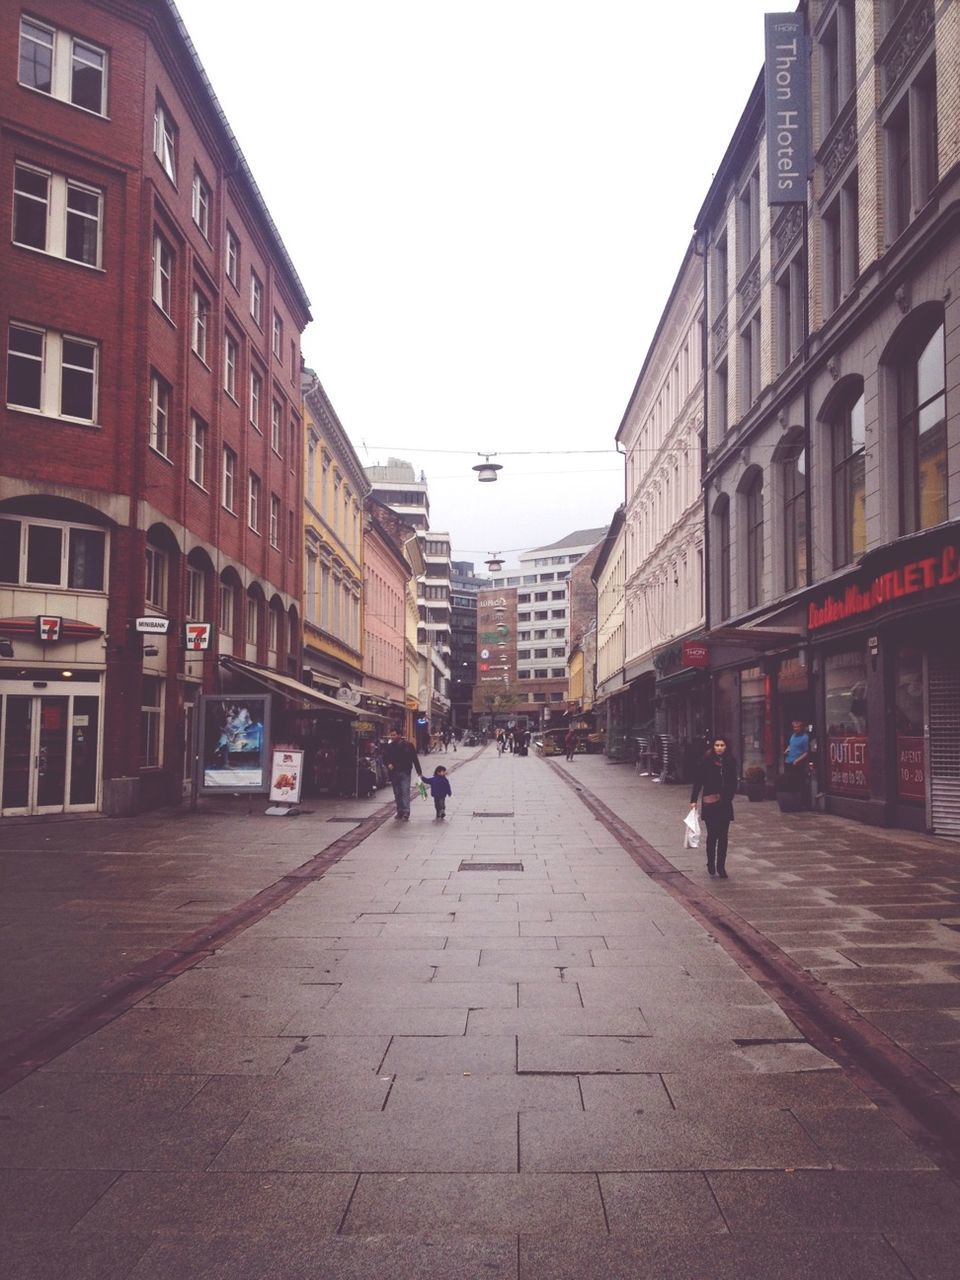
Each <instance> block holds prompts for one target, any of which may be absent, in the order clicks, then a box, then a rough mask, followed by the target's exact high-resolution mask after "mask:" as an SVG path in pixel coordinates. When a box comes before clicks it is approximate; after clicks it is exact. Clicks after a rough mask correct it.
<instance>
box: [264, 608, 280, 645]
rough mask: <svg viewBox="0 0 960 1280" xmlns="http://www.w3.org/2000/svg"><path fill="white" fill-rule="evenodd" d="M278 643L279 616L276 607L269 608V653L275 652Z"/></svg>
mask: <svg viewBox="0 0 960 1280" xmlns="http://www.w3.org/2000/svg"><path fill="white" fill-rule="evenodd" d="M279 643H280V618H279V616H278V614H277V611H276V609H271V610H270V612H269V613H268V614H267V648H268V649H269V650H270V652H271V653H276V651H277V647H278V645H279Z"/></svg>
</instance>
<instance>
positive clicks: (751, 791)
mask: <svg viewBox="0 0 960 1280" xmlns="http://www.w3.org/2000/svg"><path fill="white" fill-rule="evenodd" d="M743 786H744V790H745V791H746V793H747V799H748V800H749V801H751V803H754V802H756V801H757V800H766V798H767V784H766V783H765V782H745V783H744V784H743Z"/></svg>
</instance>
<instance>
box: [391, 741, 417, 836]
mask: <svg viewBox="0 0 960 1280" xmlns="http://www.w3.org/2000/svg"><path fill="white" fill-rule="evenodd" d="M383 762H384V764H385V765H386V766H387V773H388V774H389V776H390V784H391V786H392V787H393V798H394V800H395V801H396V803H397V817H398V818H400V819H401V820H402V821H404V822H409V821H410V778H411V775H412V773H413V771H414V769H416V771H417V774H418V775H419V777H421V778H422V777H423V770H422V769H421V767H420V759H419V757H418V756H417V753H416V750H415V749H414V745H413V743H412V742H408V741H407V739H406V738H405V737H404V736H403V735H402V734H401V732H400V730H399V729H391V730H390V741H389V742H388V743H387V745H386V746H385V747H384V749H383Z"/></svg>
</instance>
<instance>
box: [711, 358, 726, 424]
mask: <svg viewBox="0 0 960 1280" xmlns="http://www.w3.org/2000/svg"><path fill="white" fill-rule="evenodd" d="M728 395H729V380H728V377H727V362H726V360H722V361H721V362H720V364H718V365H717V370H716V374H715V381H714V397H713V405H714V408H713V417H714V421H715V422H716V424H717V439H718V440H720V439H722V438H723V436H725V435H726V434H727V431H728V430H729V427H730V410H729V407H728V404H727V397H728Z"/></svg>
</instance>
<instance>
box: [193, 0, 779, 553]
mask: <svg viewBox="0 0 960 1280" xmlns="http://www.w3.org/2000/svg"><path fill="white" fill-rule="evenodd" d="M177 5H178V8H179V10H180V13H181V16H182V17H183V20H184V22H185V24H186V27H187V30H188V31H189V32H190V35H191V37H192V39H193V42H194V44H195V46H196V48H197V51H198V53H199V55H200V59H201V61H202V62H203V64H204V66H205V68H206V70H207V73H208V75H209V77H210V80H211V82H212V84H213V87H214V90H215V92H216V94H217V96H218V98H219V99H220V102H221V105H222V106H223V108H224V111H225V112H226V115H227V118H228V120H229V121H230V123H231V126H232V128H233V130H234V133H235V134H236V136H237V139H238V141H239V143H240V146H241V148H242V150H243V152H244V154H245V156H246V158H247V161H248V163H249V164H250V167H251V169H252V170H253V173H254V176H255V178H256V180H257V183H258V185H259V187H260V189H261V191H262V192H263V195H264V198H265V200H266V202H267V205H268V207H269V209H270V211H271V214H272V216H273V219H274V222H275V223H276V225H277V227H278V229H279V231H280V234H281V236H282V237H283V240H284V243H285V244H286V247H287V250H288V251H289V253H290V256H291V258H292V259H293V262H294V264H295V266H296V268H297V271H298V273H299V275H300V278H301V280H302V281H303V284H304V287H305V289H306V291H307V294H308V296H309V297H310V299H311V304H312V314H313V321H312V323H311V324H310V325H309V326H308V328H307V330H306V332H305V333H304V336H303V352H304V357H305V359H306V362H307V364H308V365H309V366H310V367H311V368H313V369H314V370H315V371H316V373H317V374H318V376H319V378H320V380H321V382H322V383H323V385H324V388H325V389H326V391H327V394H328V395H329V397H330V399H331V401H332V403H333V405H334V408H335V409H336V411H337V415H338V416H339V418H340V421H341V422H342V424H343V427H344V429H345V431H346V433H347V435H348V436H349V437H350V440H351V441H352V443H353V445H354V448H355V449H356V451H357V454H358V455H359V457H360V460H361V462H362V463H363V464H364V465H366V466H369V465H372V464H374V463H380V462H386V460H387V458H388V457H391V456H393V457H400V458H406V459H408V460H409V461H411V462H412V463H413V464H414V466H415V467H416V468H417V471H418V472H419V471H421V470H422V471H423V472H424V473H425V475H426V479H427V481H428V484H429V495H430V507H431V510H430V523H431V527H433V528H434V529H437V530H444V531H449V533H450V535H451V538H452V542H453V547H454V558H456V559H465V560H473V561H474V562H475V563H476V564H477V566H478V569H479V571H481V572H485V570H484V569H483V564H482V562H483V561H484V560H485V559H486V558H487V554H488V553H491V552H501V553H503V555H504V558H505V559H506V560H507V562H508V565H509V564H510V563H511V562H512V561H513V560H514V559H515V557H514V555H513V554H511V553H515V552H517V551H520V550H525V549H528V548H532V547H536V546H539V545H544V544H547V543H550V542H554V541H557V540H558V539H560V538H562V537H563V536H565V535H566V534H567V533H570V532H572V531H574V530H578V529H587V528H595V527H597V528H599V527H602V526H605V525H607V524H608V523H609V521H610V518H611V516H612V515H613V512H614V510H615V509H616V507H617V506H618V505H619V503H620V502H622V500H623V496H624V473H623V463H622V460H621V458H620V457H619V455H618V454H617V452H616V446H615V436H616V432H617V428H618V427H619V425H620V422H621V419H622V417H623V413H624V410H625V409H626V406H627V402H628V400H629V397H630V394H631V392H632V390H633V387H634V383H635V382H636V379H637V375H638V374H639V372H640V368H641V366H642V364H643V360H644V357H645V355H646V353H647V349H648V347H649V344H650V342H651V340H652V338H653V335H654V331H655V329H656V326H657V323H658V321H659V319H660V315H661V312H662V310H663V307H664V305H665V303H666V300H667V297H668V295H669V292H670V289H671V287H672V285H673V282H674V279H675V277H676V274H677V271H678V270H679V267H680V263H681V261H682V258H683V255H684V252H685V250H686V248H687V245H688V243H689V241H690V237H691V235H692V231H693V222H694V218H695V217H696V214H697V211H698V210H699V208H700V205H701V203H702V202H703V199H704V197H705V195H706V193H707V190H708V188H709V184H710V181H711V178H712V175H713V173H714V171H715V170H716V168H717V167H718V165H719V163H720V160H721V158H722V156H723V153H724V151H725V149H726V146H727V144H728V142H729V140H730V137H731V135H732V133H733V130H734V128H735V126H736V124H737V121H738V120H739V118H740V115H741V113H742V111H743V108H744V106H745V105H746V102H747V98H748V96H749V94H750V90H751V89H752V87H753V84H754V81H755V80H756V77H757V74H758V73H759V71H760V67H761V64H762V60H763V17H762V15H763V13H764V11H765V10H766V9H771V10H774V9H776V8H778V6H777V5H776V4H775V0H766V3H763V2H762V0H683V2H682V3H675V2H666V3H664V2H663V0H591V3H590V4H587V3H584V2H583V0H581V3H578V4H574V3H570V2H569V0H487V2H486V3H483V4H480V3H477V2H476V0H474V2H473V3H469V4H468V3H465V2H464V0H271V3H270V4H269V5H266V6H265V5H264V4H263V3H262V0H233V3H232V4H231V5H230V9H229V20H226V15H225V9H224V6H223V5H222V4H220V3H211V2H210V0H177ZM792 7H795V6H792ZM779 8H780V9H781V10H783V11H786V10H787V9H788V8H791V6H789V5H781V6H779ZM265 14H266V15H268V20H267V21H265V19H264V15H265ZM254 90H255V91H254ZM581 451H589V452H581ZM482 454H495V455H496V457H495V458H494V459H493V460H494V461H496V462H498V463H500V464H501V466H502V468H503V470H502V471H501V472H500V473H499V478H498V480H497V482H496V483H494V484H480V483H478V481H477V479H476V477H475V474H474V472H473V471H472V468H473V467H474V466H475V465H476V464H478V463H479V462H480V461H481V460H482V459H481V455H482Z"/></svg>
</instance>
